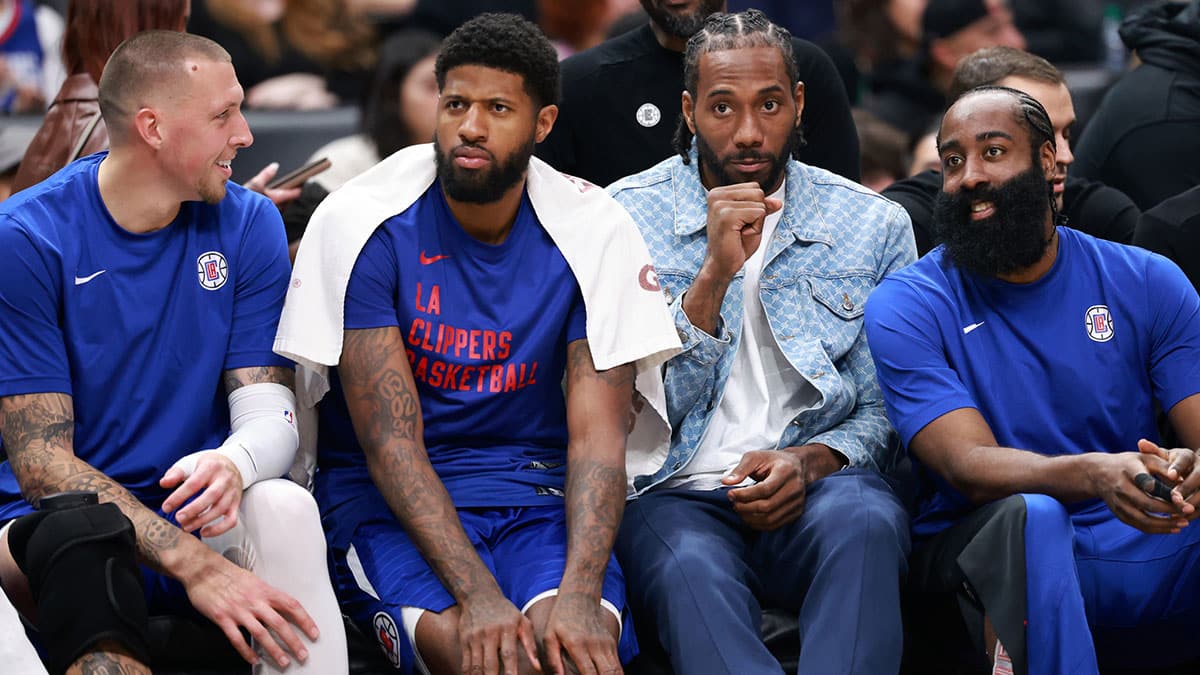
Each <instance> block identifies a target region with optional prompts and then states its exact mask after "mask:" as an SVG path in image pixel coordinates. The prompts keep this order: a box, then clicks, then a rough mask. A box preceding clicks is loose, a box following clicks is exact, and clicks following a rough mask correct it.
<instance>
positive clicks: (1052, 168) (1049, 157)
mask: <svg viewBox="0 0 1200 675" xmlns="http://www.w3.org/2000/svg"><path fill="white" fill-rule="evenodd" d="M1038 160H1039V161H1040V162H1041V164H1042V173H1044V174H1046V179H1047V180H1049V179H1051V178H1053V177H1054V175H1055V174H1056V173H1058V155H1057V154H1056V153H1055V152H1054V146H1053V145H1052V144H1051V143H1050V141H1046V142H1044V143H1042V148H1041V152H1040V153H1039V154H1038Z"/></svg>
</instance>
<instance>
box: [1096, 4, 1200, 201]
mask: <svg viewBox="0 0 1200 675" xmlns="http://www.w3.org/2000/svg"><path fill="white" fill-rule="evenodd" d="M1121 39H1122V40H1124V41H1125V44H1126V45H1127V46H1128V47H1129V48H1130V49H1133V50H1134V51H1135V52H1136V53H1137V56H1138V58H1139V59H1141V62H1142V65H1140V66H1138V67H1137V68H1136V69H1134V70H1132V71H1130V72H1128V73H1126V74H1125V75H1124V76H1122V77H1121V79H1120V80H1118V81H1117V83H1116V84H1114V85H1113V86H1112V88H1111V89H1109V91H1108V93H1107V94H1106V95H1105V97H1104V100H1103V102H1101V104H1100V108H1099V109H1098V110H1097V111H1096V113H1095V115H1094V116H1093V117H1092V119H1091V121H1090V122H1089V123H1088V127H1087V131H1086V132H1084V134H1083V137H1082V138H1080V139H1079V148H1078V156H1077V159H1078V167H1077V171H1078V172H1079V174H1080V175H1082V176H1085V177H1087V178H1091V179H1092V180H1098V181H1101V182H1103V183H1104V184H1106V185H1111V186H1112V187H1115V188H1117V189H1118V190H1120V191H1122V192H1124V193H1125V194H1127V195H1129V197H1130V198H1131V199H1133V201H1134V203H1136V204H1137V205H1138V207H1139V208H1141V209H1143V210H1146V209H1149V208H1151V207H1152V206H1154V205H1155V204H1158V203H1159V202H1161V201H1163V200H1164V199H1167V198H1168V197H1171V196H1174V195H1177V194H1179V193H1180V192H1183V191H1184V190H1187V189H1188V188H1191V187H1192V186H1195V185H1200V162H1197V161H1196V157H1197V155H1198V154H1200V0H1192V2H1189V3H1187V4H1180V3H1177V2H1159V3H1157V4H1155V5H1153V6H1150V7H1147V8H1145V9H1143V10H1142V11H1140V12H1136V13H1134V14H1133V15H1132V16H1130V17H1129V18H1128V19H1126V20H1125V22H1124V23H1123V24H1121Z"/></svg>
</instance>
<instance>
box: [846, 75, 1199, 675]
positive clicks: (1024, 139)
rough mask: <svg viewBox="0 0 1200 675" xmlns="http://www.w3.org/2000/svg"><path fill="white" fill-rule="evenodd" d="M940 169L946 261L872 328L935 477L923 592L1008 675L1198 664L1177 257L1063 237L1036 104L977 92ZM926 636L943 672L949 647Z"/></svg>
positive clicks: (928, 495) (947, 139) (1188, 289)
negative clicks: (1170, 437) (1166, 423)
mask: <svg viewBox="0 0 1200 675" xmlns="http://www.w3.org/2000/svg"><path fill="white" fill-rule="evenodd" d="M938 152H939V155H940V157H941V161H942V173H943V177H944V181H945V183H944V186H943V191H942V193H941V194H939V195H938V201H937V207H936V214H935V223H936V228H937V233H938V236H939V238H940V239H941V241H942V245H941V246H939V247H937V248H935V249H934V250H933V251H931V252H930V253H929V254H928V255H926V256H925V257H924V258H922V259H921V260H920V261H918V262H917V263H915V264H913V265H910V266H909V267H907V268H906V269H904V270H902V271H900V272H898V273H897V274H894V275H892V276H891V277H889V278H888V279H886V280H884V282H883V283H882V284H880V286H879V288H877V289H876V290H875V292H874V293H873V294H872V295H871V299H870V301H869V302H868V303H867V317H866V326H867V337H868V338H869V340H870V346H871V352H872V354H873V355H874V358H875V363H876V366H877V368H878V374H879V384H880V386H881V387H882V389H883V394H884V400H885V401H886V402H887V406H888V414H889V417H890V419H891V421H892V423H893V425H895V427H896V429H897V430H898V431H899V433H900V437H901V440H902V441H903V442H904V444H905V445H906V446H907V447H908V450H909V452H910V454H911V456H912V458H913V459H914V461H915V462H916V463H917V464H918V466H919V468H920V475H921V476H922V478H924V479H925V480H924V488H925V489H923V491H922V495H921V498H920V500H919V507H918V514H917V515H916V517H915V520H914V525H913V537H914V549H915V550H914V554H913V558H912V561H911V563H912V571H911V573H910V579H911V580H912V582H913V583H912V587H913V590H914V591H915V592H917V593H920V594H922V595H924V596H926V598H925V600H924V601H923V602H930V601H936V600H941V601H944V602H945V604H946V605H948V606H949V607H952V608H955V610H956V612H955V614H957V615H958V618H960V619H961V621H958V623H960V624H961V625H963V626H964V627H965V635H966V636H969V641H970V642H971V643H972V645H971V647H970V649H969V651H970V653H971V654H972V655H973V657H974V659H976V660H978V661H982V660H983V658H984V654H985V653H986V654H987V656H988V658H989V659H991V660H990V662H989V663H988V664H987V665H988V666H991V667H992V668H994V669H995V672H1016V673H1046V674H1059V673H1062V674H1066V673H1072V674H1074V673H1096V672H1098V669H1099V667H1100V666H1103V667H1106V668H1131V669H1136V670H1138V671H1139V672H1145V669H1147V668H1153V667H1156V666H1163V665H1169V664H1172V663H1178V662H1180V661H1186V660H1188V659H1194V658H1195V657H1196V656H1197V655H1200V645H1197V644H1196V642H1195V641H1194V640H1191V639H1190V636H1191V634H1192V633H1193V632H1194V626H1195V625H1196V622H1197V620H1200V574H1198V573H1200V566H1198V563H1200V546H1197V543H1198V542H1200V527H1197V526H1195V525H1189V524H1190V523H1192V521H1193V520H1194V519H1195V518H1196V516H1197V515H1198V514H1200V512H1198V511H1197V508H1196V506H1197V504H1200V492H1198V491H1197V488H1198V487H1200V471H1194V470H1193V469H1194V467H1195V455H1194V453H1193V451H1192V450H1188V449H1180V448H1176V449H1170V450H1168V449H1163V448H1161V447H1159V446H1158V445H1157V444H1156V438H1157V428H1156V426H1155V410H1156V407H1158V408H1161V409H1162V410H1165V411H1167V414H1168V417H1169V419H1170V422H1171V425H1172V426H1173V427H1174V430H1175V432H1176V433H1177V434H1178V436H1179V437H1180V438H1181V439H1182V441H1183V443H1184V444H1186V445H1187V446H1188V447H1192V448H1194V447H1196V446H1197V445H1198V444H1200V395H1197V394H1198V392H1200V299H1198V298H1197V296H1196V292H1195V290H1194V289H1193V288H1192V286H1191V284H1190V283H1189V282H1188V280H1187V278H1186V277H1185V276H1184V275H1183V273H1182V272H1181V271H1180V270H1179V268H1178V267H1176V266H1175V265H1174V264H1173V263H1171V262H1170V261H1168V260H1166V259H1165V258H1163V257H1161V256H1159V255H1156V254H1153V253H1149V252H1147V251H1144V250H1142V249H1139V248H1135V247H1130V246H1124V245H1120V244H1116V243H1113V242H1108V241H1104V240H1101V239H1096V238H1094V237H1091V236H1089V235H1086V234H1083V233H1081V232H1079V231H1077V230H1073V229H1070V228H1068V227H1062V226H1057V227H1056V223H1055V220H1056V216H1057V211H1056V208H1055V200H1054V193H1053V188H1052V186H1051V183H1052V181H1053V179H1054V177H1055V166H1054V165H1055V138H1054V127H1053V125H1052V123H1051V121H1050V119H1049V116H1048V115H1047V113H1046V110H1045V109H1044V108H1043V107H1042V106H1041V104H1039V103H1038V102H1037V101H1036V100H1034V99H1033V98H1032V97H1030V96H1029V95H1028V94H1025V93H1023V92H1019V91H1017V90H1015V89H1009V88H1007V87H996V86H988V87H979V88H976V89H972V90H970V91H968V92H967V93H966V94H964V95H963V96H962V97H961V98H959V99H958V101H957V102H955V103H954V104H953V105H952V106H951V107H950V110H949V111H948V112H947V113H946V115H945V118H944V119H943V121H942V125H941V129H940V132H939V135H938ZM932 628H933V629H934V630H935V631H936V632H937V633H938V634H939V635H940V642H939V645H940V646H939V652H940V654H941V658H940V659H939V661H942V662H944V661H945V660H946V659H947V657H948V654H949V653H950V644H949V641H948V637H949V636H950V635H953V634H954V632H953V631H952V628H951V626H949V625H946V626H938V627H932ZM1151 641H1154V642H1156V643H1159V642H1161V643H1163V644H1170V645H1172V647H1171V649H1167V650H1153V649H1146V645H1148V644H1151ZM985 650H986V651H985ZM979 665H983V664H979ZM923 672H924V671H923Z"/></svg>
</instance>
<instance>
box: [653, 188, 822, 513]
mask: <svg viewBox="0 0 1200 675" xmlns="http://www.w3.org/2000/svg"><path fill="white" fill-rule="evenodd" d="M785 186H786V181H785V182H784V185H780V186H779V189H778V190H776V191H775V192H774V193H773V194H772V195H770V196H771V197H774V198H776V199H779V200H781V201H782V200H783V197H784V188H785ZM782 215H783V210H782V209H780V210H779V211H776V212H775V213H772V214H771V215H769V216H767V217H766V219H765V220H764V221H763V231H762V240H761V241H760V242H759V245H758V248H757V249H756V250H755V251H754V253H753V254H752V255H751V256H750V257H749V258H748V259H747V260H746V263H745V264H744V265H743V266H742V270H743V272H744V273H745V278H744V279H743V280H742V289H743V294H744V297H743V303H742V305H743V308H744V309H743V310H742V311H743V318H742V336H741V341H740V342H739V343H738V347H737V353H736V354H734V357H733V367H732V368H731V370H730V372H729V379H728V380H726V382H725V391H724V392H723V394H722V396H721V400H720V402H719V403H718V404H717V408H716V410H714V411H713V414H712V417H711V418H710V419H709V422H708V428H707V429H706V430H705V432H704V436H703V438H701V439H700V447H699V448H698V449H697V451H696V456H695V457H693V458H692V461H690V462H688V463H687V465H686V466H684V467H683V468H682V469H680V470H679V473H677V474H675V475H674V476H672V477H671V478H670V479H669V480H667V481H666V482H665V483H664V486H665V487H682V486H687V487H689V488H692V489H697V490H712V489H716V488H718V487H721V479H722V478H723V477H724V476H725V475H726V474H728V473H729V471H730V470H731V469H733V468H734V467H735V466H737V464H738V462H740V461H741V459H742V455H743V454H744V453H746V452H747V451H750V450H774V449H776V446H777V445H778V444H779V439H780V437H781V436H782V435H783V432H784V430H785V429H786V428H787V425H788V424H790V423H791V421H792V420H793V419H795V418H796V415H798V414H800V413H801V412H802V411H804V410H807V409H809V408H811V407H813V406H814V405H816V404H817V402H818V401H819V400H820V393H818V392H817V390H816V388H814V387H813V386H812V384H810V383H809V382H808V380H806V379H804V377H803V376H801V375H800V373H799V372H797V371H796V369H795V368H793V367H792V365H791V363H789V362H788V360H787V358H786V357H785V356H784V355H783V351H782V350H780V349H779V345H778V343H776V342H775V336H774V335H772V334H771V327H770V325H769V324H768V323H767V315H766V312H765V311H763V305H762V300H761V299H759V296H758V291H759V285H758V280H759V276H760V275H761V274H762V268H763V265H764V264H765V257H766V250H767V248H768V244H769V243H770V241H771V237H773V236H774V235H775V228H776V226H777V225H778V224H779V218H780V217H781V216H782Z"/></svg>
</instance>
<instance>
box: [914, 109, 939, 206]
mask: <svg viewBox="0 0 1200 675" xmlns="http://www.w3.org/2000/svg"><path fill="white" fill-rule="evenodd" d="M941 125H942V118H941V117H938V118H937V122H935V123H934V126H933V127H932V128H931V129H930V130H929V132H928V133H925V134H922V135H921V136H919V137H918V138H917V140H915V141H913V142H912V144H911V145H909V148H908V154H909V155H910V156H911V158H912V161H911V162H910V163H909V165H908V175H909V177H910V178H911V177H912V176H915V175H917V174H919V173H922V172H925V171H937V172H940V171H941V170H942V160H941V159H940V158H939V157H938V153H937V128H938V127H940V126H941ZM939 175H940V174H939ZM910 215H911V214H910Z"/></svg>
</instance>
